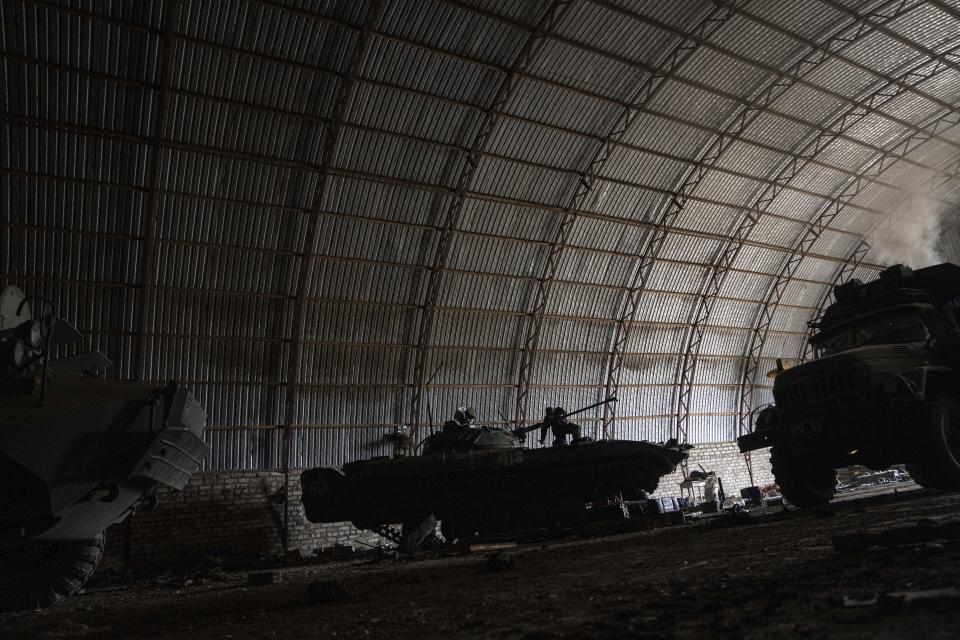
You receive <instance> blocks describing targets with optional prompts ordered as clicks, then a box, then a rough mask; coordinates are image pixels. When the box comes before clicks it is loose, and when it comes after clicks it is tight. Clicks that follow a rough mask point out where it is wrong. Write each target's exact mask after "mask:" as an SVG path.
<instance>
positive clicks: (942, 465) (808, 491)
mask: <svg viewBox="0 0 960 640" xmlns="http://www.w3.org/2000/svg"><path fill="white" fill-rule="evenodd" d="M834 295H835V298H836V301H835V302H834V303H833V304H832V305H830V307H828V308H827V309H826V311H825V312H824V314H823V317H822V319H821V320H819V321H818V322H815V323H812V324H811V328H812V329H814V333H813V335H812V336H811V338H810V346H811V347H812V350H813V354H814V359H813V360H812V361H810V362H806V363H803V364H800V365H798V366H796V367H793V368H792V369H787V370H785V371H783V372H782V373H780V374H779V375H777V377H776V379H775V381H774V389H773V395H774V400H775V405H773V406H770V407H767V408H766V409H764V410H763V411H762V412H761V413H760V415H759V417H758V420H757V426H756V429H755V431H754V432H753V433H750V434H747V435H745V436H743V437H741V438H740V439H739V440H738V443H739V446H740V449H741V451H744V452H746V451H754V450H757V449H760V448H765V447H771V463H772V465H773V472H774V476H775V478H776V480H777V482H778V484H780V487H781V490H782V491H783V493H784V495H785V496H786V497H787V499H788V500H790V501H791V502H793V503H794V504H796V505H797V506H817V505H820V504H825V503H826V502H829V500H830V499H831V498H832V496H833V492H834V488H835V484H836V469H837V468H838V467H843V466H848V465H852V464H861V465H864V466H867V467H870V468H873V469H885V468H887V467H889V466H890V465H893V464H899V463H903V464H905V465H906V466H907V469H908V471H910V473H911V475H912V476H913V477H914V479H915V480H917V481H918V482H919V483H920V484H922V485H924V486H930V487H934V488H937V489H942V490H956V489H960V384H958V377H957V371H958V369H960V363H958V356H960V344H958V341H960V325H958V317H957V314H958V301H960V267H958V266H957V265H953V264H947V263H944V264H939V265H935V266H932V267H926V268H924V269H918V270H916V271H913V270H911V269H909V268H907V267H904V266H902V265H897V266H894V267H891V268H889V269H886V270H885V271H883V272H882V273H881V274H880V276H879V278H878V279H877V280H874V281H872V282H868V283H863V282H860V281H858V280H852V281H850V282H848V283H846V284H843V285H840V286H838V287H836V289H835V292H834Z"/></svg>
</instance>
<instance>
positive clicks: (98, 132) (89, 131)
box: [0, 113, 957, 260]
mask: <svg viewBox="0 0 960 640" xmlns="http://www.w3.org/2000/svg"><path fill="white" fill-rule="evenodd" d="M0 122H11V123H15V124H19V125H22V126H25V127H37V128H43V129H49V130H57V131H66V132H69V133H73V134H75V135H88V136H92V137H97V138H101V139H110V140H122V141H131V142H137V143H147V142H148V141H149V140H150V139H149V138H145V137H142V136H134V135H132V134H123V133H117V132H112V131H109V130H105V129H99V128H94V127H88V126H85V125H76V124H71V123H63V122H55V121H49V120H44V119H41V118H33V117H26V116H20V115H18V114H13V113H0ZM341 126H342V127H343V128H356V127H355V126H354V125H350V124H349V123H343V124H342V125H341ZM362 128H363V129H367V128H366V127H362ZM385 135H388V136H391V137H398V138H401V139H409V140H412V141H415V142H422V143H426V144H432V141H430V140H427V139H422V138H416V137H414V136H408V135H401V134H392V133H389V132H386V133H385ZM159 145H160V147H162V148H168V149H174V150H177V151H185V152H189V153H198V154H201V155H208V156H212V157H216V158H221V159H226V160H237V159H240V160H244V161H247V162H252V163H256V164H263V165H267V166H274V167H280V168H284V169H290V170H295V171H308V172H313V171H315V170H316V168H317V167H316V166H314V165H312V164H309V163H305V162H301V161H297V160H284V159H279V158H270V157H267V156H262V155H258V154H250V153H245V152H236V151H231V150H229V149H223V148H213V147H207V146H202V145H194V144H189V143H178V142H172V141H169V140H161V141H160V142H159ZM444 146H447V147H450V148H454V149H457V150H459V148H458V147H453V146H452V145H444ZM620 146H623V147H624V148H628V149H631V150H636V151H641V152H644V153H647V152H648V150H646V149H643V148H642V147H636V146H633V145H620ZM486 155H488V156H490V157H496V158H499V159H502V160H505V161H508V162H514V163H520V164H529V165H530V166H533V167H535V168H537V169H543V170H547V171H557V172H560V173H568V174H571V175H578V174H576V172H574V171H571V170H564V169H558V168H556V167H552V166H549V165H543V164H540V163H533V162H527V161H520V160H518V159H516V158H509V157H505V156H499V155H497V154H493V153H488V154H486ZM656 155H658V156H662V157H664V158H666V159H670V160H675V161H679V162H684V163H688V164H689V163H690V161H689V160H687V159H684V158H680V157H678V156H671V155H670V154H666V153H661V152H657V154H656ZM780 155H783V156H785V157H794V156H793V155H791V154H789V153H786V152H780ZM811 162H812V161H811ZM818 164H821V165H823V166H824V167H825V168H828V169H830V170H831V171H836V172H838V173H841V174H844V175H849V176H850V177H851V178H858V176H857V175H856V174H854V173H853V172H851V171H848V170H841V169H838V168H836V167H832V166H830V165H829V164H827V163H818ZM922 166H923V168H924V169H925V170H928V171H933V172H935V171H936V170H937V169H936V168H935V167H930V166H927V165H922ZM716 170H717V171H718V172H720V173H724V174H727V175H731V176H734V177H739V178H743V179H745V180H749V181H752V182H757V183H761V184H768V183H771V182H772V181H771V180H769V179H767V178H759V177H756V176H751V175H749V174H743V173H741V172H736V171H733V170H730V169H725V168H718V169H716ZM6 171H7V170H0V172H6ZM331 173H335V174H336V175H341V176H345V177H350V178H356V179H359V180H382V181H390V182H392V183H403V186H404V188H411V189H424V190H434V191H440V192H442V191H449V189H445V188H443V187H441V186H439V185H428V184H425V183H417V182H409V181H404V180H399V179H393V178H389V177H388V176H377V175H374V174H364V173H361V172H357V171H346V170H342V169H331ZM29 175H35V176H37V177H38V178H40V177H41V175H40V174H29ZM865 179H867V180H869V181H870V182H871V183H874V184H877V185H878V186H881V187H884V188H888V189H891V190H893V191H901V192H904V193H909V194H916V192H914V191H912V190H910V189H908V188H905V187H902V186H899V185H893V184H888V183H884V182H882V181H879V180H877V179H876V178H870V177H867V178H865ZM604 180H605V181H606V182H609V183H611V184H617V185H622V186H627V187H631V188H638V189H643V190H646V191H651V192H653V193H663V194H664V195H669V193H670V192H669V191H668V190H665V189H658V188H654V187H650V186H646V185H642V184H639V183H634V182H629V181H624V180H617V179H612V178H604ZM97 184H104V185H107V184H109V183H97ZM111 186H114V187H116V188H130V189H135V187H133V186H132V185H111ZM786 188H787V189H789V190H791V191H795V192H797V193H800V194H803V195H807V196H810V197H813V198H817V199H822V200H825V201H827V202H829V197H828V196H825V195H823V194H820V193H817V192H814V191H810V190H807V189H802V188H798V187H795V186H793V185H787V186H786ZM158 192H160V193H164V194H170V195H176V196H178V197H182V198H186V199H195V200H222V198H217V197H214V196H204V195H199V194H188V193H184V192H178V191H172V190H166V189H158ZM465 193H466V196H467V197H468V198H470V199H476V200H482V201H488V202H493V201H500V200H507V199H505V198H497V197H493V196H489V195H486V194H482V193H478V192H470V191H468V192H465ZM917 195H919V194H917ZM932 198H933V199H934V200H936V201H937V202H940V203H941V204H944V205H947V206H955V205H956V204H957V203H955V202H952V201H948V200H944V199H942V198H939V197H937V196H933V197H932ZM692 199H693V200H695V201H697V202H704V203H707V204H715V205H718V206H727V207H729V208H737V205H734V204H731V203H724V202H722V201H715V200H711V199H709V198H705V197H696V196H694V197H693V198H692ZM512 202H514V203H515V204H518V205H519V206H525V207H529V208H533V209H538V210H549V211H562V209H561V208H560V207H551V206H548V205H542V204H539V203H534V202H529V201H524V200H515V201H512ZM235 204H236V205H238V206H257V207H262V208H270V209H275V210H284V211H287V210H289V211H292V212H293V211H302V212H304V213H309V208H307V207H305V208H294V207H289V206H278V205H271V204H266V203H256V202H247V201H236V202H235ZM850 206H852V207H855V208H857V209H858V210H862V211H866V212H869V213H874V214H877V215H882V214H883V211H882V210H880V209H876V208H873V207H867V206H862V205H857V204H852V205H850ZM576 213H577V215H578V216H581V217H585V218H593V219H598V220H605V221H609V222H614V223H616V224H624V225H628V226H640V227H650V226H651V224H650V223H649V222H645V221H638V220H629V219H625V218H618V217H616V216H610V215H605V214H602V213H597V212H591V211H583V210H577V212H576ZM760 214H761V215H763V216H766V217H770V218H775V219H780V220H785V221H789V222H795V219H793V218H790V217H788V216H784V215H782V214H777V213H773V212H770V211H766V212H760ZM327 215H331V216H334V217H347V216H348V215H349V214H344V213H332V214H327ZM353 217H355V218H357V219H362V220H365V221H371V222H381V223H384V224H400V223H396V222H393V221H389V220H384V219H379V218H368V217H364V216H359V215H354V216H353ZM412 226H422V227H423V228H430V229H435V228H437V227H434V226H428V225H412ZM673 232H674V233H677V234H685V235H696V236H700V237H715V238H725V236H721V235H720V234H709V233H706V232H698V231H694V230H690V229H682V228H677V229H674V230H673ZM836 232H837V233H841V234H849V235H855V234H852V233H850V232H846V231H844V230H842V229H838V230H836ZM471 235H482V234H479V233H476V232H471ZM499 237H503V238H504V239H509V240H511V241H516V242H528V243H540V244H544V245H548V244H549V241H545V240H544V241H540V240H532V239H528V238H507V237H506V236H499ZM748 244H750V245H751V246H763V243H760V242H752V241H748ZM767 247H768V248H771V249H773V250H776V251H789V250H790V249H788V248H787V247H777V246H775V245H767ZM584 249H585V250H594V251H597V250H596V249H590V248H586V247H584ZM823 259H826V260H831V259H832V260H837V258H836V257H831V256H823Z"/></svg>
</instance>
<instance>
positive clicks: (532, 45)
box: [410, 0, 572, 435]
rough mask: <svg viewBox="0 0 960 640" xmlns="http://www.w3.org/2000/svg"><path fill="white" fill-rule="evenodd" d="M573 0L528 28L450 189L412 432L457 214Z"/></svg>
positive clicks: (431, 281)
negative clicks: (523, 81)
mask: <svg viewBox="0 0 960 640" xmlns="http://www.w3.org/2000/svg"><path fill="white" fill-rule="evenodd" d="M571 4H572V0H554V2H552V3H551V4H550V6H549V7H548V8H547V10H546V11H545V12H544V14H543V16H541V18H540V20H539V21H538V22H537V25H536V27H534V29H533V30H532V31H530V32H529V35H528V36H527V39H526V41H525V42H524V44H523V46H522V47H521V48H520V51H519V52H518V53H517V56H516V58H515V59H514V61H513V64H512V65H511V67H510V72H509V73H507V74H506V75H505V76H504V78H503V80H502V81H501V82H500V86H499V87H498V88H497V92H496V94H494V97H493V101H492V102H491V103H490V106H489V107H487V109H486V111H485V112H484V115H483V122H482V123H481V125H480V129H479V131H478V132H477V135H476V136H475V137H474V139H473V142H472V144H471V145H470V150H469V152H468V153H467V156H466V158H465V160H464V164H463V167H462V168H461V170H460V175H459V177H458V178H457V185H456V187H454V189H453V198H452V199H451V201H450V204H449V206H448V207H447V211H446V214H445V215H444V219H443V226H442V227H441V231H440V238H439V240H438V242H437V248H436V250H435V251H434V254H433V261H432V262H431V265H430V272H429V275H428V276H427V290H426V294H425V296H424V303H423V310H422V315H421V318H420V328H419V332H418V335H417V342H416V345H415V350H416V360H415V362H414V367H413V391H412V394H411V397H410V434H411V435H414V434H416V433H417V431H418V429H419V428H420V411H421V404H422V402H423V394H424V391H425V389H424V387H425V380H424V375H425V367H426V362H427V355H428V353H429V350H430V346H431V344H432V341H433V325H434V320H435V316H436V312H437V299H438V297H439V295H440V289H441V285H442V281H443V273H444V271H445V270H446V267H447V259H448V257H449V254H450V245H451V243H452V241H453V237H454V235H455V234H456V233H457V229H458V227H459V226H460V217H461V214H462V212H463V205H464V202H465V201H466V199H467V195H466V194H467V193H468V192H469V191H470V188H471V185H472V184H473V178H474V176H475V175H476V172H477V168H478V167H479V165H480V160H481V158H483V156H484V154H485V152H486V148H487V142H488V141H489V140H490V135H491V134H492V133H493V130H494V128H495V127H496V125H497V121H498V119H499V117H500V114H501V113H503V110H504V109H505V108H506V106H507V103H508V102H509V101H510V98H511V97H512V96H513V93H514V91H515V90H516V88H517V86H518V85H519V80H520V78H521V77H522V76H523V73H524V72H525V70H526V69H527V67H528V66H529V65H530V62H531V60H533V59H534V57H535V56H536V54H537V52H538V51H539V49H540V46H541V45H542V43H543V41H544V40H545V39H546V38H547V37H548V36H549V35H550V34H551V33H553V31H554V29H556V27H557V25H558V24H559V23H560V21H561V20H562V19H563V16H564V15H565V14H566V12H567V10H568V9H569V8H570V6H571Z"/></svg>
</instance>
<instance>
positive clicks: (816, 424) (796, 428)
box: [786, 420, 823, 436]
mask: <svg viewBox="0 0 960 640" xmlns="http://www.w3.org/2000/svg"><path fill="white" fill-rule="evenodd" d="M817 431H823V423H822V422H820V421H819V420H811V421H809V422H796V423H794V424H791V425H790V426H788V427H787V429H786V432H787V433H788V434H789V435H791V436H803V435H806V434H808V433H816V432H817Z"/></svg>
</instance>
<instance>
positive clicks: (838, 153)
mask: <svg viewBox="0 0 960 640" xmlns="http://www.w3.org/2000/svg"><path fill="white" fill-rule="evenodd" d="M0 25H2V27H0V109H2V113H0V272H2V280H3V281H6V282H13V283H16V284H19V285H21V286H23V287H24V288H26V289H28V290H31V291H34V292H37V293H41V294H43V295H46V296H49V297H50V298H51V299H53V300H54V301H55V303H56V304H57V306H58V308H59V309H60V312H61V313H62V314H63V315H65V316H67V317H70V318H72V319H74V320H75V321H76V323H77V324H78V325H79V326H80V327H81V328H82V329H83V330H84V331H85V332H86V333H87V335H88V336H89V341H90V345H91V346H94V347H96V348H99V349H102V350H103V351H104V352H106V353H108V354H109V355H110V356H111V357H113V358H114V360H115V361H116V363H117V366H116V368H115V369H114V370H113V372H112V375H115V376H117V377H119V378H142V379H147V380H155V381H164V380H167V379H169V378H176V379H178V380H180V381H182V382H183V383H184V384H187V385H189V386H190V387H191V388H192V389H194V390H195V392H196V393H197V394H198V396H199V397H200V398H201V400H202V401H203V403H204V404H205V406H206V407H207V409H208V412H209V414H210V429H209V431H208V439H209V441H210V443H211V445H212V454H211V457H210V460H209V461H208V466H209V467H210V468H215V469H227V468H263V467H278V466H280V465H281V464H282V461H283V455H284V453H283V451H284V442H283V438H282V434H281V431H280V429H281V427H283V426H284V425H289V427H290V429H291V431H290V436H291V437H290V456H291V457H290V464H291V465H293V466H303V465H315V464H336V463H341V462H344V461H346V460H349V459H351V458H355V457H360V456H367V455H374V454H379V453H384V452H385V451H386V449H385V446H384V442H383V440H382V436H383V435H384V434H385V433H387V432H389V431H390V430H391V429H392V428H393V426H395V425H398V424H407V423H410V422H411V421H417V420H419V423H420V425H421V428H422V429H423V428H428V424H429V422H430V416H431V415H432V418H433V421H434V422H440V421H442V420H443V419H444V418H445V417H446V416H447V415H448V414H449V413H451V412H452V410H453V409H454V408H455V407H456V406H458V405H462V404H472V405H474V406H476V407H477V408H478V409H479V411H480V414H481V418H482V419H483V420H484V421H486V422H493V421H496V420H499V415H498V414H501V413H502V414H503V415H504V416H506V417H507V419H509V420H513V419H514V418H515V417H516V416H517V415H518V409H522V410H524V411H526V409H527V408H529V411H527V412H526V415H527V419H529V420H535V419H536V418H537V417H538V415H539V413H540V411H542V408H543V407H544V406H547V405H557V404H561V405H563V406H565V407H568V408H573V407H576V406H578V405H585V404H589V403H592V402H595V401H597V400H598V399H601V398H602V397H603V395H604V393H606V392H607V390H609V389H611V388H616V389H618V390H619V395H620V398H621V402H620V403H619V406H618V407H617V411H616V420H615V421H614V422H612V423H609V422H608V426H609V427H610V434H611V435H614V436H615V437H621V438H648V439H653V440H663V439H666V438H668V437H671V436H672V435H674V434H675V433H676V429H677V424H678V420H679V421H680V423H681V424H683V425H685V426H684V429H685V430H686V436H687V437H688V439H689V440H690V441H692V442H706V441H717V440H725V439H729V438H732V437H734V436H735V435H736V434H737V431H738V429H740V428H741V424H742V420H741V419H742V418H743V416H744V413H745V409H744V406H743V405H742V403H741V398H742V397H743V394H744V391H745V390H746V389H747V388H748V387H749V388H750V389H752V390H754V394H753V396H751V398H752V400H751V403H752V405H751V408H752V407H757V406H761V405H762V404H764V403H766V402H768V401H769V400H770V394H769V386H768V382H769V381H768V380H767V379H766V377H765V375H764V374H765V372H766V371H767V370H768V369H770V368H771V367H772V366H773V362H774V360H775V359H776V358H778V357H783V358H788V359H795V358H797V357H798V356H799V354H801V353H802V347H803V343H804V339H805V335H806V325H805V323H806V321H807V320H809V319H810V318H811V317H813V316H814V315H815V314H816V313H817V309H818V307H819V306H820V305H821V304H822V302H823V300H824V298H825V295H826V293H827V291H828V288H829V287H830V286H831V284H832V283H833V281H834V280H835V278H836V277H837V274H839V273H841V272H843V267H844V265H845V264H846V263H848V262H849V261H851V260H852V259H853V258H852V256H853V253H854V250H855V248H856V247H857V246H859V243H860V242H861V241H862V240H863V239H866V241H867V242H868V243H870V245H871V248H870V250H869V251H868V252H867V254H866V256H865V257H864V258H863V259H862V261H860V262H859V263H858V268H857V270H856V271H855V273H854V275H855V276H857V277H861V278H870V277H872V276H873V275H874V274H875V273H876V272H877V269H878V268H881V267H882V266H884V265H886V264H889V263H891V262H895V261H899V260H903V259H904V257H903V256H904V252H903V251H902V250H901V249H902V248H903V247H902V245H903V243H902V242H901V243H900V244H899V245H898V243H897V242H894V241H892V240H897V239H898V238H902V237H903V235H904V233H906V231H905V229H910V233H912V234H913V235H911V236H909V237H911V238H915V239H916V240H915V241H912V242H911V243H910V244H913V245H916V244H917V243H920V244H923V243H926V242H927V241H928V240H930V238H929V236H931V234H932V235H934V236H935V235H936V230H937V228H938V225H939V224H941V223H942V222H943V221H944V220H948V219H952V216H953V215H954V213H955V210H956V202H957V194H956V189H957V181H956V179H955V173H956V169H957V166H958V165H957V158H958V157H960V132H958V130H957V127H956V126H955V125H956V124H957V123H958V122H960V119H958V118H957V117H955V116H956V114H955V107H954V105H956V104H957V103H958V98H960V53H958V52H960V49H958V47H960V2H957V1H956V0H950V1H946V0H929V1H915V2H900V1H897V2H889V1H888V2H883V1H881V0H869V1H859V0H858V1H854V0H849V1H843V2H841V1H840V0H820V1H818V2H806V1H802V2H801V1H800V0H796V1H792V2H776V3H772V2H760V1H759V0H757V1H753V2H750V1H747V0H737V1H735V2H731V3H729V4H722V5H714V4H710V3H704V2H700V1H698V0H687V1H677V2H655V1H646V2H645V1H641V0H633V1H631V0H574V1H570V2H567V1H560V2H550V1H548V0H538V1H537V2H511V1H496V0H474V1H470V2H466V1H460V0H388V1H383V2H372V3H370V4H369V5H368V4H367V3H365V2H360V1H353V0H351V1H342V2H334V1H323V2H321V1H319V0H317V1H308V0H301V1H295V0H289V1H286V2H268V1H259V0H217V1H215V2H211V1H208V0H154V1H149V0H144V1H142V2H106V3H104V2H86V1H81V0H77V1H66V0H65V1H63V2H47V1H41V0H0ZM827 214H829V215H827ZM918 221H920V222H919V223H918ZM917 224H919V226H920V228H919V229H916V228H915V227H916V226H917ZM811 234H812V235H811ZM811 238H812V239H813V240H812V242H809V241H808V240H810V239H811ZM805 239H806V240H805ZM931 242H932V241H931ZM954 245H956V243H955V242H954V243H953V244H950V243H949V242H946V243H945V244H943V245H942V247H945V248H943V249H942V253H943V254H944V255H946V256H947V257H953V258H954V259H956V256H955V255H954V254H956V251H953V248H955V247H954ZM914 248H916V247H914ZM910 257H912V254H911V256H910ZM918 259H923V256H922V255H921V256H920V257H919V258H918ZM784 274H786V275H784ZM781 281H783V289H782V291H781V286H780V284H778V283H779V282H781ZM638 283H639V284H638ZM781 294H782V295H781ZM631 300H634V301H635V302H636V304H635V305H631V303H630V301H631ZM634 307H635V310H634ZM764 308H767V309H771V310H772V319H770V320H769V323H767V321H766V320H764V317H765V314H764V313H762V311H763V309H764ZM703 310H706V313H703ZM424 323H426V324H424ZM301 327H302V330H301ZM753 353H756V355H751V354H753ZM751 358H754V360H753V363H754V364H755V365H756V367H755V371H756V375H755V376H754V377H753V378H750V377H749V376H747V373H746V372H747V371H748V370H750V371H752V370H754V369H752V368H751V367H750V365H749V362H751ZM615 365H616V366H615ZM613 371H617V373H616V375H615V376H614V374H613V373H612V372H613ZM684 371H686V372H687V373H684ZM418 372H419V373H418ZM684 393H687V394H689V397H690V407H689V408H688V409H687V410H686V412H684V409H683V408H682V407H681V406H680V405H682V404H683V403H680V405H678V402H680V400H679V399H680V397H681V395H682V394H684ZM288 403H289V404H288ZM418 403H419V404H418ZM418 406H419V407H422V410H419V409H416V407H418ZM288 407H289V408H290V409H288ZM603 417H604V413H603V409H597V410H595V411H593V412H591V413H588V414H586V415H585V416H584V417H583V418H584V419H583V423H584V425H586V426H587V428H588V430H590V431H591V432H592V433H594V434H596V435H602V424H603Z"/></svg>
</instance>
